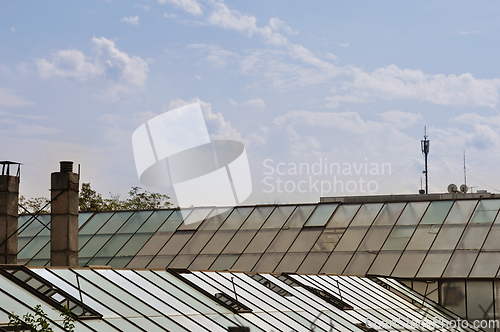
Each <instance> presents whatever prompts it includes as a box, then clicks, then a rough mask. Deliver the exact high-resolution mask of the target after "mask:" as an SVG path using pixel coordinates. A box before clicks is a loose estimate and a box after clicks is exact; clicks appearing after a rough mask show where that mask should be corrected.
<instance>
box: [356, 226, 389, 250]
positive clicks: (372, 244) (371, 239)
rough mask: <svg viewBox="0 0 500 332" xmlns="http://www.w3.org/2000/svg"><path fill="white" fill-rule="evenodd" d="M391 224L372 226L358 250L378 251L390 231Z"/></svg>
mask: <svg viewBox="0 0 500 332" xmlns="http://www.w3.org/2000/svg"><path fill="white" fill-rule="evenodd" d="M391 228H392V227H391V226H372V227H371V228H370V230H369V231H368V233H367V234H366V236H365V238H364V239H363V242H361V244H360V245H359V248H358V250H366V251H378V250H380V248H381V247H382V244H384V241H385V239H386V238H387V236H388V235H389V233H390V231H391Z"/></svg>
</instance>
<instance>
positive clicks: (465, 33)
mask: <svg viewBox="0 0 500 332" xmlns="http://www.w3.org/2000/svg"><path fill="white" fill-rule="evenodd" d="M478 32H479V30H474V31H460V34H461V35H462V36H464V35H473V34H476V33H478Z"/></svg>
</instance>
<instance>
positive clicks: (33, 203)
mask: <svg viewBox="0 0 500 332" xmlns="http://www.w3.org/2000/svg"><path fill="white" fill-rule="evenodd" d="M49 202H50V201H49V200H48V199H47V198H45V197H36V198H30V199H26V197H24V196H23V195H21V196H20V197H19V205H21V206H22V207H23V208H22V207H19V213H20V214H26V213H28V212H30V213H36V212H40V213H50V204H48V203H49ZM25 209H26V210H28V212H27V211H26V210H25Z"/></svg>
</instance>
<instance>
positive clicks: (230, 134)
mask: <svg viewBox="0 0 500 332" xmlns="http://www.w3.org/2000/svg"><path fill="white" fill-rule="evenodd" d="M195 102H199V103H200V105H201V110H202V112H203V115H204V117H205V121H206V124H207V126H208V130H209V134H210V138H211V139H213V140H216V139H220V140H222V139H229V140H236V141H239V142H242V143H243V144H244V145H245V146H247V147H248V146H249V145H250V141H249V140H248V139H245V138H243V136H242V135H241V133H240V132H239V131H238V130H237V129H235V128H234V127H233V126H232V125H231V123H230V122H229V121H227V120H226V119H224V116H223V115H222V114H221V113H214V112H213V111H212V105H211V104H210V103H207V102H205V101H203V100H201V99H200V98H198V97H196V98H193V99H192V100H191V101H185V100H182V99H175V100H172V101H171V102H170V103H169V107H168V108H169V110H172V109H175V108H178V107H182V106H184V105H188V104H192V103H195Z"/></svg>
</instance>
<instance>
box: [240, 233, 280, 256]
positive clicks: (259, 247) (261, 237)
mask: <svg viewBox="0 0 500 332" xmlns="http://www.w3.org/2000/svg"><path fill="white" fill-rule="evenodd" d="M278 232H279V230H278V229H266V230H263V229H261V230H260V231H258V232H257V234H256V235H255V237H254V238H253V239H252V242H250V244H249V245H248V247H247V248H246V249H245V253H247V254H248V253H249V254H257V253H263V252H264V251H266V249H267V247H269V245H270V244H271V242H272V241H273V240H274V238H275V237H276V235H277V234H278Z"/></svg>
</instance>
